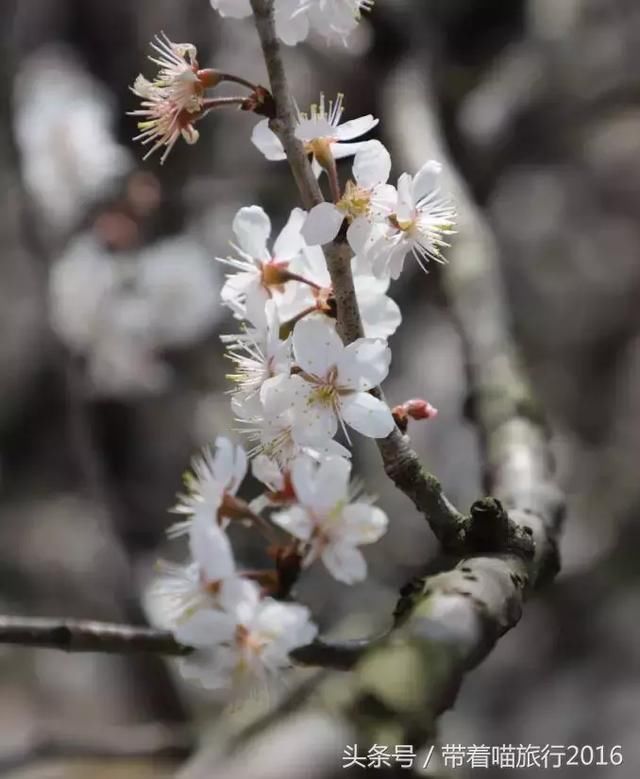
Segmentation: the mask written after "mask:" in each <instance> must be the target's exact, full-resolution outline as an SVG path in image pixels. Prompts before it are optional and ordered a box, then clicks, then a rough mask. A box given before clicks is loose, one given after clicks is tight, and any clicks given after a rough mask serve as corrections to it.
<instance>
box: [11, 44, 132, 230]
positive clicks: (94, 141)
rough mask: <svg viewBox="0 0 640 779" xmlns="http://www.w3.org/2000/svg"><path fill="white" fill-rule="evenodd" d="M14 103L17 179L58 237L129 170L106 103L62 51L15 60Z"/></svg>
mask: <svg viewBox="0 0 640 779" xmlns="http://www.w3.org/2000/svg"><path fill="white" fill-rule="evenodd" d="M13 101H14V111H13V116H14V128H15V137H16V142H17V145H18V149H19V151H20V159H21V165H22V174H23V178H24V181H25V183H26V186H27V188H28V190H29V194H30V195H31V197H32V198H33V200H34V202H35V204H36V205H37V207H38V210H39V212H40V214H41V215H42V217H43V218H44V219H45V220H46V222H47V224H48V225H49V226H50V227H51V228H53V229H55V230H56V231H57V232H58V233H59V234H64V233H65V232H66V231H68V230H69V229H71V228H72V227H74V226H75V225H76V223H77V222H78V221H79V220H80V219H81V218H82V217H83V216H84V214H85V213H86V211H87V209H88V208H89V207H90V206H91V205H92V204H93V203H95V202H97V201H98V200H100V199H101V198H104V197H105V196H106V195H108V194H109V193H111V192H112V191H114V189H115V187H116V185H117V184H118V183H119V182H120V180H121V179H122V177H123V176H124V174H125V173H127V172H128V171H129V170H130V169H131V167H132V159H131V156H130V153H129V151H128V150H127V149H126V148H124V147H123V146H120V145H119V144H118V143H117V142H116V140H115V138H114V136H113V132H112V124H113V110H112V101H111V99H110V98H109V96H108V94H107V93H106V90H105V89H104V88H103V87H102V86H101V85H100V83H99V82H97V81H96V80H95V79H93V78H92V77H91V76H90V75H89V73H88V71H87V69H86V67H84V66H83V65H82V64H80V63H79V62H77V61H76V59H75V58H74V57H73V56H72V55H71V54H70V52H68V51H67V50H65V49H62V48H48V49H43V50H40V51H38V52H36V53H35V54H32V55H31V56H29V57H26V58H25V59H23V60H22V64H21V67H20V69H19V71H18V74H17V76H16V80H15V87H14V92H13Z"/></svg>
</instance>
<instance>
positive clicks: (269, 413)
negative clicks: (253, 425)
mask: <svg viewBox="0 0 640 779" xmlns="http://www.w3.org/2000/svg"><path fill="white" fill-rule="evenodd" d="M310 388H311V387H310V384H309V382H308V381H305V380H304V379H303V378H302V377H301V376H297V375H296V374H294V375H293V376H289V375H287V374H285V373H281V374H279V375H278V376H273V377H272V378H271V379H267V380H266V381H265V382H264V384H263V385H262V387H261V388H260V400H261V401H262V404H263V408H264V414H265V416H266V417H267V418H273V417H277V416H279V415H280V414H282V413H284V412H285V411H288V410H289V409H293V410H294V411H295V410H301V409H303V408H305V407H306V403H307V396H308V394H309V390H310Z"/></svg>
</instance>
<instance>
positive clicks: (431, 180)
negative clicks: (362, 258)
mask: <svg viewBox="0 0 640 779" xmlns="http://www.w3.org/2000/svg"><path fill="white" fill-rule="evenodd" d="M441 172H442V166H441V165H440V163H438V162H435V161H434V160H430V161H429V162H427V163H425V164H424V165H423V166H422V168H421V169H420V170H419V171H418V173H417V174H416V175H415V176H411V175H409V174H408V173H403V174H402V176H400V178H399V179H398V189H397V198H396V202H395V204H394V205H393V207H392V213H391V214H390V215H389V217H388V218H387V220H386V222H384V223H381V222H378V223H376V224H375V225H374V228H373V230H372V232H371V235H370V236H369V238H368V240H367V244H366V245H365V247H364V253H365V255H366V257H367V258H368V260H369V261H370V262H371V264H372V267H373V271H374V273H375V274H376V275H378V276H385V275H389V276H391V278H392V279H397V278H398V277H399V276H400V273H401V272H402V268H403V266H404V259H405V257H406V255H407V254H408V253H409V252H411V254H412V255H413V256H414V257H415V259H416V261H417V263H418V265H420V267H421V268H422V269H423V270H424V271H426V263H427V262H429V260H435V261H436V262H445V259H444V257H443V256H442V249H443V248H444V247H447V246H449V243H448V238H449V236H451V235H453V234H454V232H455V231H454V223H455V207H454V205H453V202H452V201H451V199H450V198H449V197H448V196H447V195H446V194H444V193H443V192H442V190H441V185H440V174H441Z"/></svg>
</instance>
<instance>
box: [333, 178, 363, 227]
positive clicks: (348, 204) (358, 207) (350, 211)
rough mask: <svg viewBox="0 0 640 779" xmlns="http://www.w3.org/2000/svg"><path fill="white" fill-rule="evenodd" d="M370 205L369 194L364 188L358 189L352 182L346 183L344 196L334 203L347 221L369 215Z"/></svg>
mask: <svg viewBox="0 0 640 779" xmlns="http://www.w3.org/2000/svg"><path fill="white" fill-rule="evenodd" d="M370 204H371V192H370V191H369V190H368V189H364V187H359V186H358V185H357V184H355V183H354V182H353V181H347V183H346V186H345V188H344V194H343V195H342V197H341V198H340V200H338V202H337V203H336V207H337V208H338V210H339V211H341V212H342V213H343V214H344V215H345V217H346V218H347V219H348V220H349V221H353V220H354V219H357V218H358V217H359V216H366V215H367V214H368V213H369V207H370Z"/></svg>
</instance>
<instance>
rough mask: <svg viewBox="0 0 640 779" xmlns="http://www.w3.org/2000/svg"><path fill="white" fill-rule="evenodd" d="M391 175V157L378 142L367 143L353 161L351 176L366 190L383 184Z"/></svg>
mask: <svg viewBox="0 0 640 779" xmlns="http://www.w3.org/2000/svg"><path fill="white" fill-rule="evenodd" d="M390 173H391V155H390V154H389V152H388V151H387V150H386V149H385V147H384V146H383V145H382V144H381V143H380V141H368V142H367V143H366V144H365V145H364V146H363V147H362V148H361V149H360V150H359V151H358V153H357V154H356V156H355V159H354V160H353V176H354V178H355V180H356V182H357V183H358V184H359V185H360V186H361V187H365V188H366V189H372V188H373V187H374V186H375V185H376V184H385V183H386V181H387V179H388V178H389V174H390Z"/></svg>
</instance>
